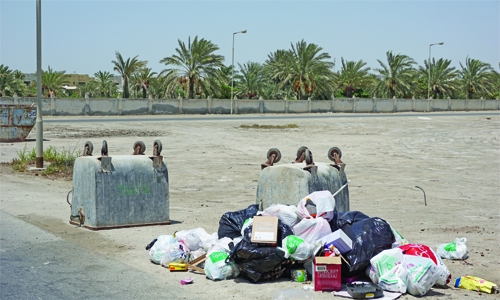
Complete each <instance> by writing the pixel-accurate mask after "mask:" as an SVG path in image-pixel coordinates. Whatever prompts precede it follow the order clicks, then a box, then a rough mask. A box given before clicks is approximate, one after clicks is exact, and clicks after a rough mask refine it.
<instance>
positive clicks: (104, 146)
mask: <svg viewBox="0 0 500 300" xmlns="http://www.w3.org/2000/svg"><path fill="white" fill-rule="evenodd" d="M101 156H108V142H106V140H103V141H102V147H101Z"/></svg>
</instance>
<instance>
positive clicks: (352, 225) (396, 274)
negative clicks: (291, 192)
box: [147, 191, 451, 296]
mask: <svg viewBox="0 0 500 300" xmlns="http://www.w3.org/2000/svg"><path fill="white" fill-rule="evenodd" d="M256 216H274V217H277V218H278V228H277V238H276V242H275V243H267V244H260V243H253V242H252V227H253V220H254V218H255V217H256ZM338 230H341V231H342V232H343V233H345V235H347V236H348V237H349V238H350V239H351V241H352V246H351V248H350V250H348V251H347V252H344V253H342V258H343V263H342V272H341V274H342V278H343V279H349V278H356V277H359V276H367V277H369V278H370V279H371V280H372V281H373V282H374V283H376V284H379V285H380V286H381V287H382V288H383V289H385V290H387V291H394V292H401V293H405V292H408V293H410V294H412V295H418V296H421V295H424V294H425V293H426V292H427V291H428V290H429V289H430V288H431V287H432V286H433V285H434V284H440V285H444V284H447V283H449V280H450V278H451V274H450V272H449V271H448V269H447V268H446V266H445V265H444V263H443V261H442V260H441V258H440V257H439V256H438V255H436V253H435V252H434V251H433V250H432V249H430V248H429V247H427V246H425V245H419V244H410V243H409V242H408V241H407V240H405V239H404V238H403V237H402V236H401V234H399V232H397V231H396V230H395V229H394V228H393V227H391V225H390V224H389V223H388V222H386V221H385V220H383V219H382V218H379V217H370V216H368V215H366V214H364V213H362V212H360V211H348V212H338V211H336V210H335V199H334V197H333V195H332V194H331V193H330V192H329V191H318V192H314V193H311V194H310V195H308V196H306V197H304V198H303V199H300V201H299V202H298V204H297V206H293V205H281V204H274V205H271V206H270V207H268V208H266V209H265V210H263V211H259V206H258V205H257V204H253V205H250V206H248V207H247V208H245V209H242V210H239V211H234V212H226V213H225V214H223V215H222V216H221V218H220V220H219V228H218V231H217V232H215V233H212V234H209V233H207V232H206V231H205V230H204V229H203V228H196V229H192V230H182V231H179V232H176V233H175V234H174V235H161V236H159V237H158V238H157V239H155V240H153V242H151V243H150V244H149V245H148V246H147V249H148V250H149V256H150V259H151V261H152V262H153V263H156V264H161V265H163V266H168V264H169V263H189V262H190V261H192V260H194V259H196V258H198V257H200V256H202V255H206V260H205V263H204V266H203V268H204V271H205V275H206V277H207V278H209V279H212V280H225V279H232V278H236V277H238V276H240V275H241V276H243V277H244V278H246V279H248V280H249V281H250V282H261V281H272V280H276V279H278V278H280V277H282V276H289V275H290V273H291V270H292V269H293V268H297V267H301V268H304V269H306V270H307V271H308V273H309V275H311V273H312V260H313V259H314V257H315V256H317V255H319V252H320V251H321V249H322V248H323V246H324V245H323V244H322V242H321V239H322V238H324V237H325V236H328V235H329V234H331V233H332V232H336V231H338Z"/></svg>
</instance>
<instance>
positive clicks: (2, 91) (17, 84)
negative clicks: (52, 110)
mask: <svg viewBox="0 0 500 300" xmlns="http://www.w3.org/2000/svg"><path fill="white" fill-rule="evenodd" d="M23 78H24V74H23V73H22V72H21V71H19V70H14V71H13V70H11V69H9V67H8V66H5V65H3V64H2V65H0V96H3V97H5V96H14V95H18V96H24V95H26V94H27V93H28V87H27V86H26V84H25V83H24V80H23Z"/></svg>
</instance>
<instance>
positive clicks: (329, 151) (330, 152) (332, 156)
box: [328, 147, 342, 161]
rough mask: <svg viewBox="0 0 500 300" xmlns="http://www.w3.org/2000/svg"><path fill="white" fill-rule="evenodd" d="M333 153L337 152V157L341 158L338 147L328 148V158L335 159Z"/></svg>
mask: <svg viewBox="0 0 500 300" xmlns="http://www.w3.org/2000/svg"><path fill="white" fill-rule="evenodd" d="M335 153H337V155H338V156H339V158H342V151H340V149H339V148H337V147H332V148H330V150H328V158H329V159H330V160H331V161H335V156H334V154H335Z"/></svg>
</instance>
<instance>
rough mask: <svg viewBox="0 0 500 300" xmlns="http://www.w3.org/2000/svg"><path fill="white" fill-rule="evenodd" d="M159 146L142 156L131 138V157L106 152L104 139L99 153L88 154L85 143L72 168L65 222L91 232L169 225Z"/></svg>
mask: <svg viewBox="0 0 500 300" xmlns="http://www.w3.org/2000/svg"><path fill="white" fill-rule="evenodd" d="M158 143H159V141H158V140H157V141H155V146H154V149H158ZM136 145H139V148H140V147H141V145H142V149H139V150H138V151H136V149H137V147H136ZM159 147H160V149H159V151H158V150H155V151H154V153H153V156H147V155H144V150H145V146H144V143H142V142H137V143H136V144H135V145H134V154H137V155H113V156H108V155H107V143H106V141H104V142H103V148H102V150H101V156H100V157H94V156H91V153H92V148H93V146H92V143H91V142H86V144H85V148H84V155H83V156H81V157H78V158H77V159H76V160H75V164H74V168H73V198H72V202H71V203H70V206H71V216H70V223H71V224H74V225H79V226H83V227H86V228H89V229H93V230H99V229H110V228H120V227H131V226H146V225H161V224H170V207H169V206H170V204H169V185H168V170H167V166H166V164H165V163H164V162H163V157H162V156H160V155H159V154H160V152H161V143H159ZM89 154H90V155H89ZM68 195H69V194H68ZM68 202H69V201H68Z"/></svg>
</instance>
